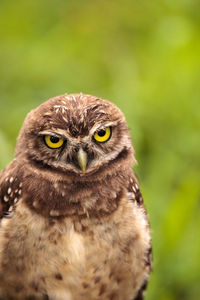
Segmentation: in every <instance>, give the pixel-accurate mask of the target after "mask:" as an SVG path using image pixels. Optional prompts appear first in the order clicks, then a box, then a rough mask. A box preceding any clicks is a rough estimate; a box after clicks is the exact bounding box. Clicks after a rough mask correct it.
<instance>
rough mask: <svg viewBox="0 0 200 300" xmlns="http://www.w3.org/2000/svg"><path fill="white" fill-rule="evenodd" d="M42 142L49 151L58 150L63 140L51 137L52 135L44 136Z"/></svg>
mask: <svg viewBox="0 0 200 300" xmlns="http://www.w3.org/2000/svg"><path fill="white" fill-rule="evenodd" d="M44 142H45V144H46V145H47V147H49V148H51V149H58V148H60V147H61V146H62V145H63V143H64V141H63V139H61V138H59V137H57V136H52V135H45V136H44Z"/></svg>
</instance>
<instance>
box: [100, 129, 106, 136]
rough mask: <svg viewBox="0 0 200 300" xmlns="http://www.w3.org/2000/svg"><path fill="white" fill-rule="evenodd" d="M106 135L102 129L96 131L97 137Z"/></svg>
mask: <svg viewBox="0 0 200 300" xmlns="http://www.w3.org/2000/svg"><path fill="white" fill-rule="evenodd" d="M105 134H106V131H105V130H104V129H101V130H99V131H98V135H99V136H104V135H105Z"/></svg>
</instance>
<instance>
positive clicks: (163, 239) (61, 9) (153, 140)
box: [0, 0, 200, 300]
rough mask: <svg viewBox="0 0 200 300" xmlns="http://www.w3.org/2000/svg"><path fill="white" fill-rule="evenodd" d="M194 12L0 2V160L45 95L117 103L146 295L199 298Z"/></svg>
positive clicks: (44, 0) (166, 6)
mask: <svg viewBox="0 0 200 300" xmlns="http://www.w3.org/2000/svg"><path fill="white" fill-rule="evenodd" d="M199 17H200V2H199V1H198V0H163V1H161V0H153V1H148V0H140V1H132V0H109V1H108V0H101V1H97V0H93V1H89V0H84V1H83V0H76V1H73V0H67V1H66V0H57V1H53V0H41V1H33V0H28V1H25V0H18V1H6V0H1V1H0V40H1V47H0V75H1V81H0V111H1V118H0V143H1V147H0V168H3V167H4V166H5V165H6V164H7V163H8V161H9V160H11V159H12V157H13V152H14V146H15V142H16V141H15V140H16V137H17V134H18V131H19V129H20V127H21V124H22V121H23V119H24V117H25V115H26V114H27V112H28V111H29V110H30V109H32V108H34V107H36V106H37V105H38V104H40V103H41V102H43V101H44V100H46V99H48V98H50V97H52V96H55V95H58V94H62V93H66V92H67V93H74V92H83V93H89V94H94V95H96V96H99V97H103V98H106V99H109V100H111V101H113V102H114V103H116V104H117V105H118V106H119V107H120V108H121V110H122V111H123V112H124V113H125V115H126V118H127V121H128V123H129V126H130V130H131V135H132V138H133V143H134V147H135V150H136V158H137V160H138V161H139V165H138V166H136V168H135V169H136V173H137V174H138V176H139V178H140V182H141V189H142V192H143V195H144V199H145V203H146V206H147V208H148V212H149V217H150V222H151V227H152V236H153V247H154V272H153V274H152V276H151V280H150V284H149V288H148V292H147V297H146V299H147V300H155V299H156V300H157V299H159V300H175V299H182V300H186V299H187V300H197V299H200V284H199V283H200V233H199V231H200V230H199V228H200V217H199V213H200V201H199V200H200V154H199V151H200V97H199V96H200V90H199V78H200V59H199V53H200V39H199V36H200V18H199Z"/></svg>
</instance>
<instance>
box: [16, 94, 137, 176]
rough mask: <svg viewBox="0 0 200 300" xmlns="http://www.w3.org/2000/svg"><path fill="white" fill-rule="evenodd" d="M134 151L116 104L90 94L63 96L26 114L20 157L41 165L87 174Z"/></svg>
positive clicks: (18, 150)
mask: <svg viewBox="0 0 200 300" xmlns="http://www.w3.org/2000/svg"><path fill="white" fill-rule="evenodd" d="M130 151H131V152H133V151H132V145H131V141H130V136H129V133H128V127H127V124H126V122H125V119H124V116H123V114H122V113H121V111H120V110H119V109H118V108H117V107H116V106H115V105H114V104H112V103H110V102H108V101H106V100H101V99H99V98H96V97H93V96H89V95H82V94H77V95H62V96H58V97H55V98H52V99H50V100H48V101H47V102H45V103H43V104H42V105H40V106H39V107H38V108H36V109H35V110H33V111H31V112H30V113H29V115H28V116H27V118H26V120H25V122H24V126H23V127H22V130H21V132H20V135H19V139H18V144H17V147H16V156H18V155H20V156H23V157H24V158H25V159H26V160H27V159H28V160H29V161H30V162H31V163H35V164H38V165H41V166H42V167H47V168H53V169H56V170H60V171H62V172H70V173H74V174H77V175H78V176H88V175H89V174H92V173H94V172H95V171H97V170H99V169H101V168H104V167H105V166H109V164H110V163H111V162H113V161H114V160H117V158H119V157H120V156H123V155H125V153H126V152H128V153H130Z"/></svg>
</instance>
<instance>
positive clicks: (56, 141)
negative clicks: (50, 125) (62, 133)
mask: <svg viewBox="0 0 200 300" xmlns="http://www.w3.org/2000/svg"><path fill="white" fill-rule="evenodd" d="M59 140H60V139H59V138H58V137H56V136H51V137H50V141H51V142H52V143H53V144H56V143H58V142H59Z"/></svg>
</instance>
